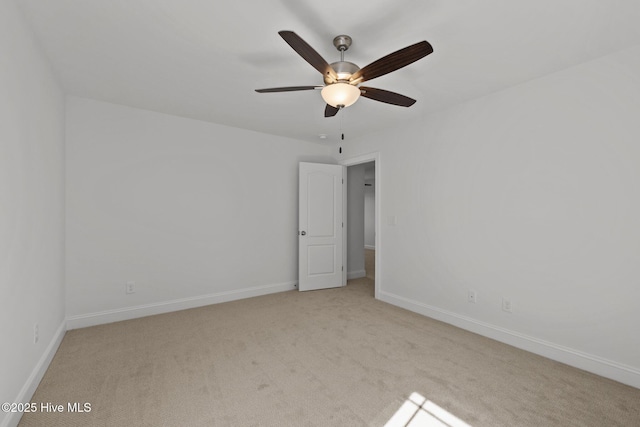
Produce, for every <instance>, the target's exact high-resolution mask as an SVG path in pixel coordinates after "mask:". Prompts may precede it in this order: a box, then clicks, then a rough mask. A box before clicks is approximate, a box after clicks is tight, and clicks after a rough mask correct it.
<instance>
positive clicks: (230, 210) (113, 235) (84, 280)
mask: <svg viewBox="0 0 640 427" xmlns="http://www.w3.org/2000/svg"><path fill="white" fill-rule="evenodd" d="M66 161H67V169H66V171H67V175H66V182H67V245H66V268H67V313H68V315H69V316H70V327H72V328H73V327H79V326H85V325H89V324H95V323H102V322H106V321H113V320H120V319H123V318H131V317H136V316H141V315H146V314H152V313H158V312H163V311H169V310H175V309H180V308H187V307H192V306H197V305H203V304H210V303H214V302H219V301H225V300H229V299H235V298H241V297H248V296H253V295H259V294H263V293H268V292H276V291H281V290H287V289H293V287H294V285H295V283H296V282H297V229H298V228H297V227H298V219H297V216H298V213H297V212H298V196H297V192H298V188H297V182H298V179H297V174H298V162H299V161H325V162H326V161H331V162H333V161H332V159H331V158H329V147H327V146H322V145H319V144H312V143H307V142H301V141H295V140H291V139H285V138H280V137H275V136H270V135H264V134H259V133H256V132H250V131H246V130H240V129H236V128H231V127H226V126H221V125H216V124H212V123H206V122H200V121H196V120H190V119H184V118H178V117H174V116H169V115H164V114H159V113H155V112H151V111H145V110H138V109H134V108H128V107H122V106H117V105H113V104H107V103H102V102H97V101H91V100H86V99H80V98H73V97H71V98H69V99H68V102H67V157H66ZM127 281H135V286H136V292H135V293H134V294H128V295H127V294H125V283H126V282H127Z"/></svg>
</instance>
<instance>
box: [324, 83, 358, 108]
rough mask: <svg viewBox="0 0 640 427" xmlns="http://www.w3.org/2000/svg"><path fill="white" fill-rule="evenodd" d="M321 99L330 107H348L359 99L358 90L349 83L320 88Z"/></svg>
mask: <svg viewBox="0 0 640 427" xmlns="http://www.w3.org/2000/svg"><path fill="white" fill-rule="evenodd" d="M321 94H322V99H324V102H326V103H327V104H329V105H331V106H332V107H336V108H340V106H342V107H348V106H349V105H352V104H353V103H354V102H356V101H357V100H358V98H360V89H359V88H358V87H357V86H354V85H350V84H349V83H333V84H330V85H327V86H325V87H323V88H322V92H321Z"/></svg>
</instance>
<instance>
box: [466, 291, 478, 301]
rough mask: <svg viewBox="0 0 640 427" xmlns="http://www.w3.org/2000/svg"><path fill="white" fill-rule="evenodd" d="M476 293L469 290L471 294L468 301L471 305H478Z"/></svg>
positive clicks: (468, 295)
mask: <svg viewBox="0 0 640 427" xmlns="http://www.w3.org/2000/svg"><path fill="white" fill-rule="evenodd" d="M476 296H477V295H476V291H472V290H469V293H468V294H467V301H469V302H470V303H473V304H475V303H476Z"/></svg>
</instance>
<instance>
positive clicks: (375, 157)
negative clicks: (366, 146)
mask: <svg viewBox="0 0 640 427" xmlns="http://www.w3.org/2000/svg"><path fill="white" fill-rule="evenodd" d="M369 162H373V164H374V166H375V177H376V183H375V186H374V194H375V199H376V201H375V216H376V219H375V233H376V239H375V245H376V256H375V260H376V261H375V263H376V267H375V276H376V278H375V280H374V282H375V290H374V297H375V299H380V292H381V289H382V274H381V272H382V230H381V227H380V224H381V219H382V218H381V215H380V213H381V206H382V196H381V193H382V191H380V189H381V187H382V168H381V167H380V152H378V151H375V152H373V153H367V154H362V155H360V156H356V157H351V158H348V159H343V160H340V164H341V165H342V166H346V167H349V166H355V165H359V164H362V163H369ZM345 175H346V174H345ZM345 181H346V179H345ZM346 189H347V188H346V186H345V191H344V192H343V195H342V197H343V203H342V209H343V218H347V198H348V197H349V196H348V194H347V191H346ZM342 241H343V252H342V258H343V260H342V261H343V265H345V266H346V265H347V232H346V229H345V231H344V234H343V236H342ZM345 273H346V269H345ZM346 280H347V279H346V274H345V277H344V281H345V284H346Z"/></svg>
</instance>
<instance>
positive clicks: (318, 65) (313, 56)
mask: <svg viewBox="0 0 640 427" xmlns="http://www.w3.org/2000/svg"><path fill="white" fill-rule="evenodd" d="M278 34H280V37H282V38H283V39H284V41H286V42H287V43H288V44H289V46H291V47H292V48H293V50H295V51H296V52H297V53H298V55H300V56H301V57H302V58H303V59H304V60H305V61H307V62H308V63H309V64H311V66H312V67H313V68H315V69H316V70H318V71H320V73H322V75H323V76H329V77H330V78H331V80H333V81H336V80H338V74H337V73H336V72H335V71H334V69H333V68H331V65H329V63H328V62H327V61H325V60H324V58H323V57H322V56H320V54H319V53H318V52H316V51H315V50H314V49H313V48H312V47H311V46H309V44H308V43H307V42H305V41H304V40H302V38H301V37H300V36H299V35H297V34H296V33H294V32H293V31H278Z"/></svg>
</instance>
